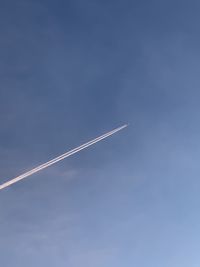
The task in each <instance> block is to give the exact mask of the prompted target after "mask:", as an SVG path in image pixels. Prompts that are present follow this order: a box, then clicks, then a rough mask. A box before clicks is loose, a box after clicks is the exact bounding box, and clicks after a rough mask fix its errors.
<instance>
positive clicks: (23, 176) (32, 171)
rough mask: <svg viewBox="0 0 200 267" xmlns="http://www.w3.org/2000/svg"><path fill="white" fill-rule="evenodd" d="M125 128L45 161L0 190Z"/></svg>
mask: <svg viewBox="0 0 200 267" xmlns="http://www.w3.org/2000/svg"><path fill="white" fill-rule="evenodd" d="M125 127H127V124H125V125H123V126H121V127H118V128H116V129H114V130H112V131H110V132H108V133H106V134H103V135H101V136H99V137H97V138H95V139H93V140H91V141H89V142H87V143H85V144H83V145H81V146H79V147H77V148H74V149H72V150H70V151H68V152H66V153H64V154H62V155H60V156H58V157H56V158H54V159H52V160H49V161H47V162H46V163H44V164H41V165H39V166H38V167H36V168H34V169H32V170H30V171H28V172H26V173H24V174H21V175H19V176H17V177H15V178H13V179H11V180H9V181H8V182H5V183H3V184H1V185H0V190H1V189H4V188H6V187H8V186H10V185H12V184H14V183H16V182H18V181H20V180H22V179H24V178H26V177H28V176H30V175H32V174H34V173H36V172H39V171H41V170H43V169H45V168H47V167H49V166H51V165H53V164H55V163H56V162H58V161H61V160H63V159H65V158H67V157H69V156H71V155H73V154H75V153H77V152H79V151H81V150H83V149H85V148H87V147H89V146H91V145H93V144H95V143H97V142H99V141H101V140H103V139H105V138H107V137H109V136H111V135H113V134H114V133H116V132H118V131H120V130H122V129H124V128H125Z"/></svg>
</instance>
